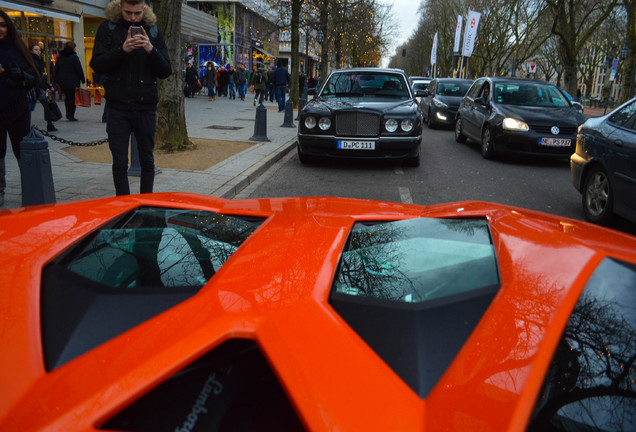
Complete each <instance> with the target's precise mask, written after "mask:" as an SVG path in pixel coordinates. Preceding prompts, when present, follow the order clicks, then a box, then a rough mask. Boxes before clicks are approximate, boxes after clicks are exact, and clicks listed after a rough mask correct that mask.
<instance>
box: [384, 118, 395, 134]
mask: <svg viewBox="0 0 636 432" xmlns="http://www.w3.org/2000/svg"><path fill="white" fill-rule="evenodd" d="M384 128H385V129H386V130H387V131H388V132H395V131H396V130H397V128H398V122H397V120H396V119H388V120H387V121H385V122H384Z"/></svg>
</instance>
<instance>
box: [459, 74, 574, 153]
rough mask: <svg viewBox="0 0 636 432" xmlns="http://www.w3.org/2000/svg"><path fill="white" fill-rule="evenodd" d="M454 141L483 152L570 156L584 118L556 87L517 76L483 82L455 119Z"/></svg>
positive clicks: (472, 90)
mask: <svg viewBox="0 0 636 432" xmlns="http://www.w3.org/2000/svg"><path fill="white" fill-rule="evenodd" d="M455 120H456V121H455V141H457V142H464V141H466V138H470V139H472V140H475V141H477V142H479V143H481V154H482V156H483V157H484V158H491V157H492V156H494V154H495V153H512V154H527V155H532V156H542V157H555V158H564V159H565V158H569V156H570V155H571V154H572V153H574V149H575V144H576V133H577V129H578V127H579V126H580V125H581V124H583V123H584V122H585V120H586V118H585V116H584V115H583V114H582V113H581V112H580V111H578V110H577V109H576V108H575V107H574V106H573V105H572V103H571V102H570V101H569V100H568V98H567V97H566V96H565V95H564V94H563V92H561V90H559V89H558V87H556V86H555V85H553V84H550V83H547V82H543V81H534V80H527V79H519V78H505V77H500V78H499V77H497V78H490V77H489V78H479V79H477V80H476V81H475V82H474V83H473V85H472V87H471V88H470V90H468V94H466V96H465V97H464V99H463V100H462V102H461V104H460V106H459V110H458V111H457V116H456V118H455Z"/></svg>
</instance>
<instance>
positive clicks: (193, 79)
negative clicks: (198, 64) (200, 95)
mask: <svg viewBox="0 0 636 432" xmlns="http://www.w3.org/2000/svg"><path fill="white" fill-rule="evenodd" d="M198 87H199V73H198V72H197V70H196V69H195V68H193V67H192V63H188V64H187V65H186V70H185V96H186V97H190V98H193V97H194V94H195V93H196V92H197V91H199V89H198Z"/></svg>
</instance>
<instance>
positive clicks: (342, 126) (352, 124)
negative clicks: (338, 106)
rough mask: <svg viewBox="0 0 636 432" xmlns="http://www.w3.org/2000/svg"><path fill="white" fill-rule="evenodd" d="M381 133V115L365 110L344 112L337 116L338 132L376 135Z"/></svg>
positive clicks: (342, 133)
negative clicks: (365, 111)
mask: <svg viewBox="0 0 636 432" xmlns="http://www.w3.org/2000/svg"><path fill="white" fill-rule="evenodd" d="M379 133H380V117H379V116H378V115H376V114H369V113H364V112H355V111H353V112H344V113H339V114H337V116H336V134H338V135H340V136H369V137H371V136H372V137H375V136H378V134H379Z"/></svg>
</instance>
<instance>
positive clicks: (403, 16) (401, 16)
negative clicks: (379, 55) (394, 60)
mask: <svg viewBox="0 0 636 432" xmlns="http://www.w3.org/2000/svg"><path fill="white" fill-rule="evenodd" d="M382 2H383V3H386V4H390V5H393V16H394V17H395V20H396V21H397V23H396V24H397V28H398V30H399V32H398V34H396V35H395V36H396V44H395V46H393V47H392V48H391V50H390V51H389V55H393V53H394V52H395V48H396V47H397V46H399V45H401V44H402V43H404V42H406V40H407V39H408V38H409V37H410V36H411V35H412V34H413V32H414V31H415V29H416V28H417V21H418V14H417V9H418V7H419V4H420V1H419V0H382ZM388 63H389V59H388V58H387V59H383V61H382V65H383V66H387V65H388Z"/></svg>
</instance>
